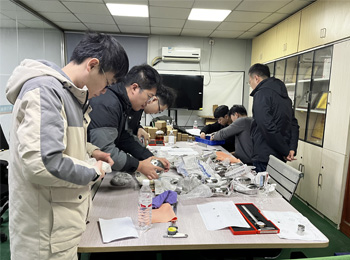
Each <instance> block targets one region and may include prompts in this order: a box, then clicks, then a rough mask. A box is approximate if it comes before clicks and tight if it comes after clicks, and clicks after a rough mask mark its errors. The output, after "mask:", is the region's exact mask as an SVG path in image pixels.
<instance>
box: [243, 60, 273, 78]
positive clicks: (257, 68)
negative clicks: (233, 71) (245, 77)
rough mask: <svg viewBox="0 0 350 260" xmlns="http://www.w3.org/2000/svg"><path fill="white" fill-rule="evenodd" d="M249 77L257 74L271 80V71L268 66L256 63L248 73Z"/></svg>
mask: <svg viewBox="0 0 350 260" xmlns="http://www.w3.org/2000/svg"><path fill="white" fill-rule="evenodd" d="M248 74H249V76H251V75H253V74H255V75H257V76H259V77H262V78H269V77H270V69H269V67H268V66H267V65H265V64H261V63H256V64H254V65H252V66H251V67H250V69H249V71H248Z"/></svg>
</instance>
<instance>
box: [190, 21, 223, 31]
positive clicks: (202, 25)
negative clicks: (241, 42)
mask: <svg viewBox="0 0 350 260" xmlns="http://www.w3.org/2000/svg"><path fill="white" fill-rule="evenodd" d="M219 25H220V22H202V21H187V22H186V23H185V26H184V28H186V29H207V30H209V29H215V28H216V27H218V26H219Z"/></svg>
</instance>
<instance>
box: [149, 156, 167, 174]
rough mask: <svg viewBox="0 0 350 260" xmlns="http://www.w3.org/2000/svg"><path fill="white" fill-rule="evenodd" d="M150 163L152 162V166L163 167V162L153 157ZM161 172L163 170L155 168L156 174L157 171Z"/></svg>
mask: <svg viewBox="0 0 350 260" xmlns="http://www.w3.org/2000/svg"><path fill="white" fill-rule="evenodd" d="M151 163H152V164H153V165H154V166H158V167H160V168H163V169H165V167H164V165H163V163H162V162H161V161H160V160H157V159H153V160H151ZM162 172H163V171H159V170H157V173H158V174H159V173H162Z"/></svg>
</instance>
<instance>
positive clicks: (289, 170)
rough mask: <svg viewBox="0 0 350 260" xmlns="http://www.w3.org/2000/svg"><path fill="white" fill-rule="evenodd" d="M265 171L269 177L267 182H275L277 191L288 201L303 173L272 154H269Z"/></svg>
mask: <svg viewBox="0 0 350 260" xmlns="http://www.w3.org/2000/svg"><path fill="white" fill-rule="evenodd" d="M266 171H267V172H268V174H269V176H270V177H271V178H270V180H269V183H275V184H276V190H277V192H278V193H280V194H281V195H282V197H283V198H284V199H285V200H287V201H289V202H290V201H291V199H292V197H293V195H294V192H295V190H296V188H297V186H298V183H299V180H300V178H301V177H303V176H304V174H303V173H302V172H300V171H298V170H296V169H294V168H293V167H292V166H290V165H288V164H286V163H285V162H282V161H281V160H279V159H277V158H276V157H275V156H273V155H270V158H269V162H268V165H267V168H266Z"/></svg>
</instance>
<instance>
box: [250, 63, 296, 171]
mask: <svg viewBox="0 0 350 260" xmlns="http://www.w3.org/2000/svg"><path fill="white" fill-rule="evenodd" d="M248 73H249V84H250V86H251V88H252V89H253V91H252V92H251V94H250V95H251V96H252V97H253V119H254V120H253V123H252V126H251V137H252V139H253V156H252V161H253V165H254V166H255V167H256V171H257V172H262V171H265V170H266V166H267V163H268V161H269V155H270V154H272V155H274V156H275V157H277V158H279V159H280V160H283V161H291V160H294V156H295V155H296V152H297V147H298V138H299V125H298V121H297V119H296V118H295V117H294V111H293V108H292V101H291V100H290V98H289V97H288V93H287V89H286V86H285V85H284V83H283V82H282V81H281V80H279V79H276V78H275V77H270V70H269V67H268V66H266V65H263V64H259V63H257V64H254V65H253V66H251V67H250V69H249V72H248Z"/></svg>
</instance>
